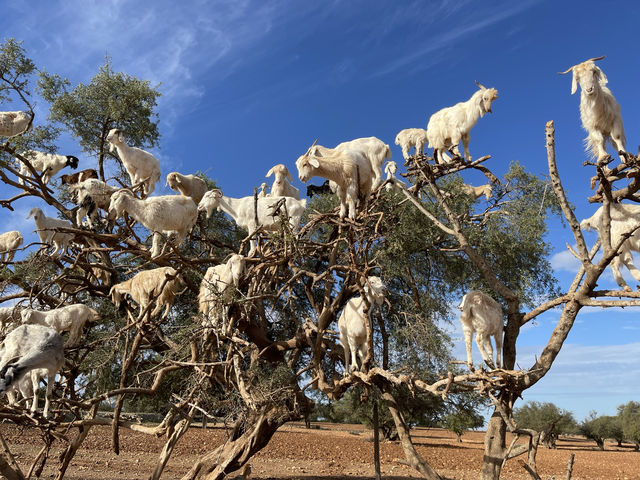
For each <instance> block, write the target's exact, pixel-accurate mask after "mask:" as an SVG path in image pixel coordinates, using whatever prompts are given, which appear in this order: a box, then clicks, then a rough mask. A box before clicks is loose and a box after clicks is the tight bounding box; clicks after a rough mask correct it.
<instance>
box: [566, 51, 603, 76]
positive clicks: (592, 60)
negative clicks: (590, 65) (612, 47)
mask: <svg viewBox="0 0 640 480" xmlns="http://www.w3.org/2000/svg"><path fill="white" fill-rule="evenodd" d="M604 57H605V55H602V56H601V57H594V58H590V59H589V60H585V61H584V62H582V63H587V62H597V61H598V60H602V59H603V58H604ZM578 65H582V64H581V63H579V64H578ZM578 65H574V66H573V67H571V68H569V69H567V70H565V71H564V72H558V73H559V74H560V75H564V74H565V73H569V72H570V71H571V70H573V69H574V68H575V67H577V66H578Z"/></svg>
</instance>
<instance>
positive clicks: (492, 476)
mask: <svg viewBox="0 0 640 480" xmlns="http://www.w3.org/2000/svg"><path fill="white" fill-rule="evenodd" d="M506 438H507V424H506V423H505V422H504V420H503V418H502V416H501V415H500V412H498V410H497V408H496V409H495V410H494V411H493V415H491V418H490V419H489V425H488V426H487V433H486V434H485V436H484V456H483V457H482V476H481V477H480V478H481V479H482V480H498V479H499V478H500V472H501V470H502V462H503V460H504V456H505V454H506Z"/></svg>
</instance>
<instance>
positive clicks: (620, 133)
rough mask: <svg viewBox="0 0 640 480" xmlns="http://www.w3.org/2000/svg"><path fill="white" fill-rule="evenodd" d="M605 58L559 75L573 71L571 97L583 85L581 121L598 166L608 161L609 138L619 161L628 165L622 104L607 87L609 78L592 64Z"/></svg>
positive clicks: (592, 59) (587, 61)
mask: <svg viewBox="0 0 640 480" xmlns="http://www.w3.org/2000/svg"><path fill="white" fill-rule="evenodd" d="M603 58H604V56H602V57H598V58H590V59H589V60H586V61H584V62H582V63H579V64H577V65H574V66H573V67H571V68H569V69H567V70H566V71H564V72H560V74H561V75H562V74H565V73H568V72H570V71H573V79H572V81H571V94H572V95H573V94H574V93H576V90H577V89H578V84H580V119H581V120H582V127H583V128H584V129H585V130H586V131H587V134H588V135H587V138H586V140H585V141H586V147H587V148H586V149H587V151H588V152H589V153H591V155H592V156H593V157H597V159H598V163H602V162H603V161H605V160H606V159H607V158H609V155H608V154H607V151H606V149H605V143H606V141H607V139H610V140H611V141H612V142H613V144H614V145H615V147H616V150H617V152H618V154H619V155H620V159H621V160H622V162H625V161H626V159H625V157H624V155H623V154H622V153H623V152H624V151H625V148H626V147H625V145H626V142H627V140H626V138H625V134H624V126H623V125H622V115H621V114H620V105H619V104H618V102H617V101H616V99H615V98H614V96H613V94H612V93H611V90H609V89H608V88H607V87H606V84H607V82H608V80H607V77H606V75H605V74H604V73H603V72H602V70H600V68H598V67H597V66H596V65H595V63H593V62H594V61H596V60H602V59H603Z"/></svg>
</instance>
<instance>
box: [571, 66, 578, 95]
mask: <svg viewBox="0 0 640 480" xmlns="http://www.w3.org/2000/svg"><path fill="white" fill-rule="evenodd" d="M576 90H578V76H577V75H576V71H575V69H574V70H573V73H572V76H571V95H573V94H574V93H576Z"/></svg>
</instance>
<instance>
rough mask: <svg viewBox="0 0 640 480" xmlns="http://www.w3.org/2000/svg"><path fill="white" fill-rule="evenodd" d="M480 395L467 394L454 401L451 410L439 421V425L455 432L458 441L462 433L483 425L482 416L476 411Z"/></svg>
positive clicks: (460, 440)
mask: <svg viewBox="0 0 640 480" xmlns="http://www.w3.org/2000/svg"><path fill="white" fill-rule="evenodd" d="M480 403H481V400H480V397H478V396H476V395H467V396H465V397H463V398H462V399H460V400H459V401H457V402H455V404H454V405H453V411H451V412H450V413H448V414H446V415H445V416H444V417H443V418H442V420H441V421H440V425H442V427H444V428H446V429H447V430H449V431H451V432H453V433H455V434H456V437H457V440H458V442H462V434H463V433H464V432H466V431H467V430H470V429H473V428H480V427H482V426H483V425H484V417H483V416H482V415H480V414H479V413H478V406H479V404H480Z"/></svg>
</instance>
